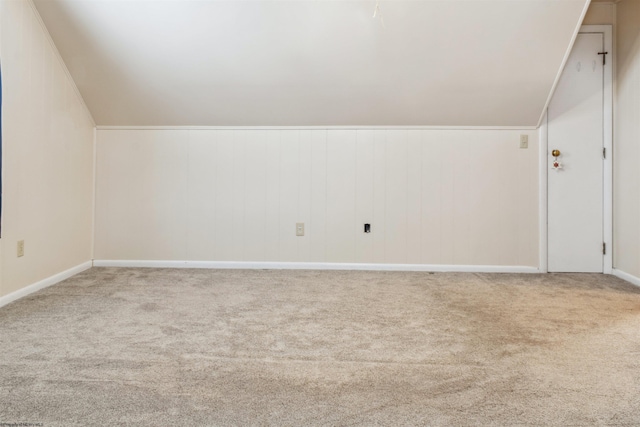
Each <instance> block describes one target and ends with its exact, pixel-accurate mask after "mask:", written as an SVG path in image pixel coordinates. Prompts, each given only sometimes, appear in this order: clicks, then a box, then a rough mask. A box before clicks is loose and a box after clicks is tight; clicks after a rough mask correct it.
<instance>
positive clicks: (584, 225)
mask: <svg viewBox="0 0 640 427" xmlns="http://www.w3.org/2000/svg"><path fill="white" fill-rule="evenodd" d="M603 48H604V35H603V34H601V33H586V34H579V35H578V38H577V40H576V43H575V45H574V47H573V50H572V52H571V55H570V57H569V60H568V61H567V64H566V65H565V68H564V71H563V73H562V77H561V79H560V82H559V83H558V87H557V88H556V92H555V94H554V96H553V99H552V100H551V103H550V104H549V110H548V154H547V162H548V169H547V171H548V172H547V173H548V236H547V237H548V270H549V271H553V272H602V271H603V241H604V238H603V206H604V205H603V188H604V186H603V167H604V160H603V148H604V136H603V135H604V132H603V129H604V128H603V126H604V123H603V118H604V114H603V113H604V111H603V100H604V66H603V59H602V55H598V53H599V52H602V51H603V50H604V49H603ZM609 60H610V59H609ZM553 150H559V151H560V156H559V157H558V160H559V161H560V163H561V164H562V167H561V169H557V170H556V169H554V168H553V166H552V164H553V161H554V157H553V156H552V152H553Z"/></svg>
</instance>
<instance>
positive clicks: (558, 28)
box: [34, 0, 588, 126]
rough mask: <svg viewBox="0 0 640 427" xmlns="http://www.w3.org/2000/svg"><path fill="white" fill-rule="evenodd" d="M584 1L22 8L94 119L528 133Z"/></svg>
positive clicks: (56, 1) (66, 1) (69, 1)
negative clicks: (42, 31) (43, 29)
mask: <svg viewBox="0 0 640 427" xmlns="http://www.w3.org/2000/svg"><path fill="white" fill-rule="evenodd" d="M587 1H588V0H464V1H462V0H441V1H437V0H423V1H420V0H417V1H416V0H414V1H398V0H393V1H389V0H381V2H380V10H381V12H382V18H383V20H384V25H383V24H382V23H381V21H380V19H373V18H372V14H373V11H374V7H375V2H374V1H341V0H334V1H330V0H329V1H327V0H324V1H306V0H298V1H282V0H276V1H260V0H254V1H243V0H236V1H213V0H210V1H207V0H34V3H35V4H36V7H37V9H38V11H39V12H40V14H41V16H42V18H43V21H44V22H45V24H46V26H47V27H48V29H49V31H50V33H51V36H52V38H53V40H54V42H55V43H56V46H57V47H58V49H59V51H60V53H61V55H62V57H63V59H64V60H65V62H66V64H67V66H68V68H69V70H70V72H71V75H72V76H73V78H74V80H75V82H76V84H77V86H78V88H79V89H80V92H81V94H82V96H83V98H84V100H85V102H86V104H87V105H88V107H89V109H90V111H91V113H92V115H93V117H94V119H95V121H96V123H97V124H98V125H103V126H107V125H112V126H180V125H187V126H341V125H347V126H360V125H362V126H394V125H395V126H536V125H537V123H538V119H539V117H540V115H541V113H542V110H543V109H544V106H545V103H546V100H547V98H548V97H549V94H550V91H551V88H552V86H553V83H554V81H555V79H556V76H557V75H558V73H559V71H560V68H561V65H562V61H563V58H564V56H565V53H566V52H567V50H568V48H569V45H570V43H571V39H572V36H573V34H574V32H575V29H576V28H577V26H578V25H579V20H580V17H581V14H582V12H583V9H584V8H585V6H586V3H587Z"/></svg>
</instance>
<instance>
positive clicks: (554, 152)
mask: <svg viewBox="0 0 640 427" xmlns="http://www.w3.org/2000/svg"><path fill="white" fill-rule="evenodd" d="M551 155H552V156H553V157H558V156H559V155H560V150H553V151H552V152H551Z"/></svg>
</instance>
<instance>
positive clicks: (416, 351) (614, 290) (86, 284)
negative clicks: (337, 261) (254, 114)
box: [0, 268, 640, 426]
mask: <svg viewBox="0 0 640 427" xmlns="http://www.w3.org/2000/svg"><path fill="white" fill-rule="evenodd" d="M2 423H34V424H36V423H41V425H43V426H249V425H272V426H310V425H312V426H353V425H362V426H374V425H385V426H417V425H434V426H438V425H456V426H461V425H482V426H484V425H496V426H518V425H523V426H528V425H558V426H572V425H580V426H582V425H616V426H637V425H640V289H639V288H636V287H634V286H632V285H630V284H627V283H626V282H623V281H621V280H619V279H616V278H613V277H611V276H603V275H588V274H547V275H516V274H461V273H436V274H429V273H404V272H337V271H264V270H253V271H243V270H226V271H225V270H174V269H167V270H162V269H134V268H127V269H124V268H123V269H118V268H93V269H91V270H88V271H86V272H84V273H82V274H79V275H77V276H75V277H73V278H71V279H69V280H67V281H65V282H63V283H60V284H58V285H56V286H53V287H50V288H48V289H46V290H43V291H41V292H38V293H36V294H33V295H31V296H29V297H27V298H24V299H22V300H19V301H17V302H15V303H12V304H10V305H7V306H5V307H3V308H0V425H3V424H2Z"/></svg>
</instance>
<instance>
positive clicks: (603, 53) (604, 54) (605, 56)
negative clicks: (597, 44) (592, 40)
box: [598, 52, 609, 66]
mask: <svg viewBox="0 0 640 427" xmlns="http://www.w3.org/2000/svg"><path fill="white" fill-rule="evenodd" d="M608 54H609V52H598V55H602V66H605V65H606V64H607V55H608Z"/></svg>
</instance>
